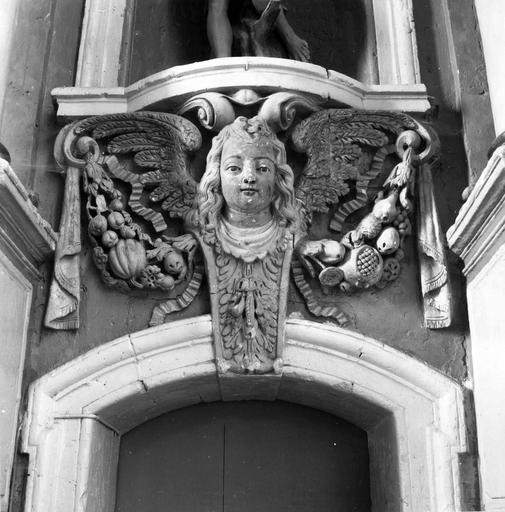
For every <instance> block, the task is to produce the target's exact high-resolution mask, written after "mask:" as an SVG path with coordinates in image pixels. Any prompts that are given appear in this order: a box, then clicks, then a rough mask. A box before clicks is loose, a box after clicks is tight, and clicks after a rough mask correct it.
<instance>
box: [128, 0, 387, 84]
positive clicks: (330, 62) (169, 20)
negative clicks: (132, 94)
mask: <svg viewBox="0 0 505 512" xmlns="http://www.w3.org/2000/svg"><path fill="white" fill-rule="evenodd" d="M230 1H231V2H232V3H233V2H237V3H238V2H239V1H241V0H230ZM283 4H284V5H285V6H286V7H287V9H288V12H287V17H288V20H289V22H290V24H291V25H292V26H293V28H294V29H295V31H296V33H297V34H298V35H299V36H300V37H302V38H304V39H306V40H307V41H308V43H309V46H310V49H311V62H312V63H313V64H318V65H320V66H323V67H325V68H327V69H333V70H335V71H338V72H340V73H344V74H345V75H348V76H350V77H353V78H356V79H358V80H361V81H362V82H365V83H377V63H376V44H375V34H374V29H373V12H372V6H371V0H315V1H311V2H308V1H307V0H284V1H283ZM206 11H207V2H206V0H136V7H135V13H134V18H133V28H132V34H131V51H130V55H129V57H127V58H128V59H129V61H130V65H129V73H128V79H127V82H128V83H133V82H136V81H137V80H140V79H141V78H144V77H146V76H149V75H151V74H153V73H156V72H158V71H162V70H163V69H167V68H170V67H172V66H177V65H182V64H189V63H191V62H197V61H202V60H207V59H208V58H209V45H208V42H207V33H206Z"/></svg>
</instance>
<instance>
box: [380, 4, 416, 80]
mask: <svg viewBox="0 0 505 512" xmlns="http://www.w3.org/2000/svg"><path fill="white" fill-rule="evenodd" d="M373 11H374V17H375V36H376V39H377V62H378V65H379V83H381V84H417V83H420V82H421V73H420V71H419V59H418V56H417V41H416V29H415V25H414V15H413V10H412V0H373Z"/></svg>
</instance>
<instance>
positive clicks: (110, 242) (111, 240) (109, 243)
mask: <svg viewBox="0 0 505 512" xmlns="http://www.w3.org/2000/svg"><path fill="white" fill-rule="evenodd" d="M118 238H119V237H118V236H117V233H116V232H115V231H111V230H110V229H109V230H107V231H105V233H103V235H102V244H103V245H104V246H105V247H114V246H115V245H116V244H117V241H118Z"/></svg>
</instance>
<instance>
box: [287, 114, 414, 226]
mask: <svg viewBox="0 0 505 512" xmlns="http://www.w3.org/2000/svg"><path fill="white" fill-rule="evenodd" d="M416 126H417V125H416V124H415V122H414V120H413V119H412V118H410V117H408V116H406V115H404V114H401V113H394V112H381V111H360V110H354V109H329V110H323V111H320V112H317V113H315V114H313V115H311V116H310V117H308V118H307V119H305V120H304V121H303V122H301V123H300V124H299V125H298V126H297V127H296V128H295V130H294V132H293V134H292V141H293V143H294V147H295V149H296V150H297V151H299V152H302V153H306V154H307V157H308V159H307V163H306V165H305V168H304V169H303V172H302V174H301V176H300V177H299V179H298V182H297V184H296V196H297V198H298V199H299V200H300V201H301V202H302V203H303V205H304V207H305V209H306V210H307V215H308V218H309V220H310V217H311V215H312V213H314V212H327V211H328V210H329V209H330V208H331V207H333V206H336V205H337V204H339V203H340V200H341V199H340V198H343V197H344V196H346V202H345V203H343V204H342V203H341V204H340V205H339V207H338V209H337V210H336V212H335V215H334V218H333V220H332V222H331V224H330V227H331V228H332V229H334V230H336V231H339V230H340V229H341V226H342V222H343V221H344V220H345V218H346V217H347V216H348V215H349V214H350V213H352V212H353V211H356V210H357V209H359V208H361V207H362V206H364V205H365V203H366V201H367V187H368V184H369V183H370V181H371V180H373V179H374V178H375V177H376V176H377V175H378V173H379V172H380V171H381V170H382V165H383V162H384V159H385V157H386V156H387V154H388V151H387V149H386V147H387V146H388V145H389V144H390V140H391V135H394V136H395V137H394V139H396V136H398V135H399V134H400V133H401V132H402V131H404V130H406V129H415V128H416ZM394 139H393V140H394Z"/></svg>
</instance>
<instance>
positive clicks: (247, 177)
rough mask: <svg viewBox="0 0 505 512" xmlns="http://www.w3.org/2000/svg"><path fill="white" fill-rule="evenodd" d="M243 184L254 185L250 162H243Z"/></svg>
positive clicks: (253, 174)
mask: <svg viewBox="0 0 505 512" xmlns="http://www.w3.org/2000/svg"><path fill="white" fill-rule="evenodd" d="M243 180H244V183H255V182H256V173H255V170H254V165H253V164H252V162H245V164H244V178H243Z"/></svg>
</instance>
